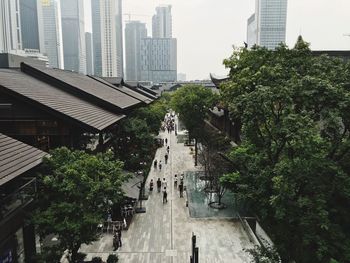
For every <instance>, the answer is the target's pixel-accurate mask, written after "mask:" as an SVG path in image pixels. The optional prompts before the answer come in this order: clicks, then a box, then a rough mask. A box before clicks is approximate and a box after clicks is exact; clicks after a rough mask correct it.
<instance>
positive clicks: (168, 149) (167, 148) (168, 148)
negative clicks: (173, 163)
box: [166, 145, 170, 153]
mask: <svg viewBox="0 0 350 263" xmlns="http://www.w3.org/2000/svg"><path fill="white" fill-rule="evenodd" d="M166 151H167V152H168V153H169V151H170V146H169V145H168V147H166Z"/></svg>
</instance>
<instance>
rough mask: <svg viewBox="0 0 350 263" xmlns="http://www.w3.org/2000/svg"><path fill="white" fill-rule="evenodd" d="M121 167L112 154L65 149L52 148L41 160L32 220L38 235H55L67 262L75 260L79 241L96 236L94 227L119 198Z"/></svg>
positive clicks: (120, 196) (76, 259)
mask: <svg viewBox="0 0 350 263" xmlns="http://www.w3.org/2000/svg"><path fill="white" fill-rule="evenodd" d="M122 167H123V164H122V163H121V162H119V161H114V160H113V154H111V153H104V154H102V153H100V154H97V155H89V154H86V153H84V152H82V151H70V150H69V149H67V148H58V149H56V150H53V151H52V152H50V157H48V158H45V159H44V168H45V170H44V173H43V174H44V175H42V176H40V179H41V180H40V182H41V185H40V188H39V196H38V200H39V208H38V210H37V212H36V214H35V216H34V222H35V224H36V226H37V229H38V231H39V234H40V236H41V237H45V236H47V235H49V234H54V235H56V236H57V238H58V241H59V249H60V250H61V251H65V250H68V254H69V255H68V260H69V262H77V261H78V250H79V248H80V246H81V244H83V243H86V244H88V243H90V242H92V241H95V240H96V239H97V238H98V233H97V232H96V226H97V225H98V224H99V223H101V222H102V221H104V220H105V217H106V214H107V211H108V209H109V208H110V207H111V205H112V204H113V203H116V202H118V201H119V200H120V199H121V198H122V196H123V192H122V190H121V185H122V182H123V180H125V179H126V178H124V176H123V175H122Z"/></svg>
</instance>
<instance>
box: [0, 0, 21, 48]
mask: <svg viewBox="0 0 350 263" xmlns="http://www.w3.org/2000/svg"><path fill="white" fill-rule="evenodd" d="M18 49H22V33H21V18H20V10H19V0H0V53H8V52H12V51H14V50H18Z"/></svg>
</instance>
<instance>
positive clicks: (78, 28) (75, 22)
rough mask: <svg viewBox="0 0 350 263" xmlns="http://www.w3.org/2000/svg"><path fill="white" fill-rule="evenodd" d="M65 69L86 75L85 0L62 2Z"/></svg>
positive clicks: (62, 0) (63, 0) (66, 0)
mask: <svg viewBox="0 0 350 263" xmlns="http://www.w3.org/2000/svg"><path fill="white" fill-rule="evenodd" d="M61 21H62V42H63V57H64V69H66V70H72V71H75V72H80V73H83V74H86V47H85V45H86V43H85V28H84V0H61Z"/></svg>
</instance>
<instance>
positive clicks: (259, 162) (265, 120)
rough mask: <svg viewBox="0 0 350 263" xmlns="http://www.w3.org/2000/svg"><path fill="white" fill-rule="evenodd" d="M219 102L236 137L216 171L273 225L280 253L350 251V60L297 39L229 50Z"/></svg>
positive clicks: (290, 256)
mask: <svg viewBox="0 0 350 263" xmlns="http://www.w3.org/2000/svg"><path fill="white" fill-rule="evenodd" d="M224 63H225V65H226V66H227V67H228V68H230V80H229V81H227V82H226V83H224V84H223V85H222V87H221V95H222V96H221V98H222V102H223V104H224V105H225V106H226V107H227V108H228V109H229V110H230V114H231V117H232V119H233V120H234V121H237V122H239V123H241V127H242V143H241V144H240V145H239V147H237V148H234V149H233V150H232V152H231V154H230V158H231V160H232V161H233V163H234V164H235V169H234V170H233V171H232V173H230V174H228V175H226V176H225V177H224V178H223V179H222V181H223V182H224V183H225V184H227V185H228V186H230V187H231V188H232V189H233V190H234V191H235V192H236V193H237V194H238V196H239V197H240V199H241V200H244V201H245V202H246V203H247V204H249V207H250V208H251V210H252V211H253V212H254V213H256V214H257V215H258V216H259V217H260V218H261V219H262V221H263V223H264V225H265V226H267V227H268V228H269V231H270V233H271V234H272V237H273V239H274V240H275V244H276V247H277V249H278V250H279V252H280V253H281V256H282V259H283V260H284V261H285V262H288V261H290V260H296V262H315V261H317V262H325V263H328V262H329V261H330V260H331V258H334V259H336V260H338V261H340V262H348V261H350V249H349V247H350V246H349V244H350V228H349V226H348V224H347V223H346V222H347V219H348V218H349V217H350V211H349V209H346V207H348V206H349V205H350V176H349V175H350V170H349V165H348V164H349V161H350V155H349V150H350V132H349V131H350V129H349V128H350V125H349V124H350V115H349V112H350V111H349V110H350V100H349V98H350V88H349V87H350V85H349V83H350V74H349V72H350V65H349V64H346V63H344V62H343V61H342V60H339V59H333V58H329V57H326V56H321V57H316V56H313V55H312V53H311V51H310V49H309V47H308V44H307V43H306V42H304V41H303V40H302V39H301V38H299V39H298V42H297V44H296V45H295V47H294V48H293V49H288V48H287V47H286V46H283V45H281V46H279V47H278V48H276V50H274V51H271V50H267V49H266V48H261V47H255V48H253V49H252V50H248V49H241V50H237V51H235V52H234V54H233V55H232V56H231V57H230V58H229V59H227V60H225V62H224Z"/></svg>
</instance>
